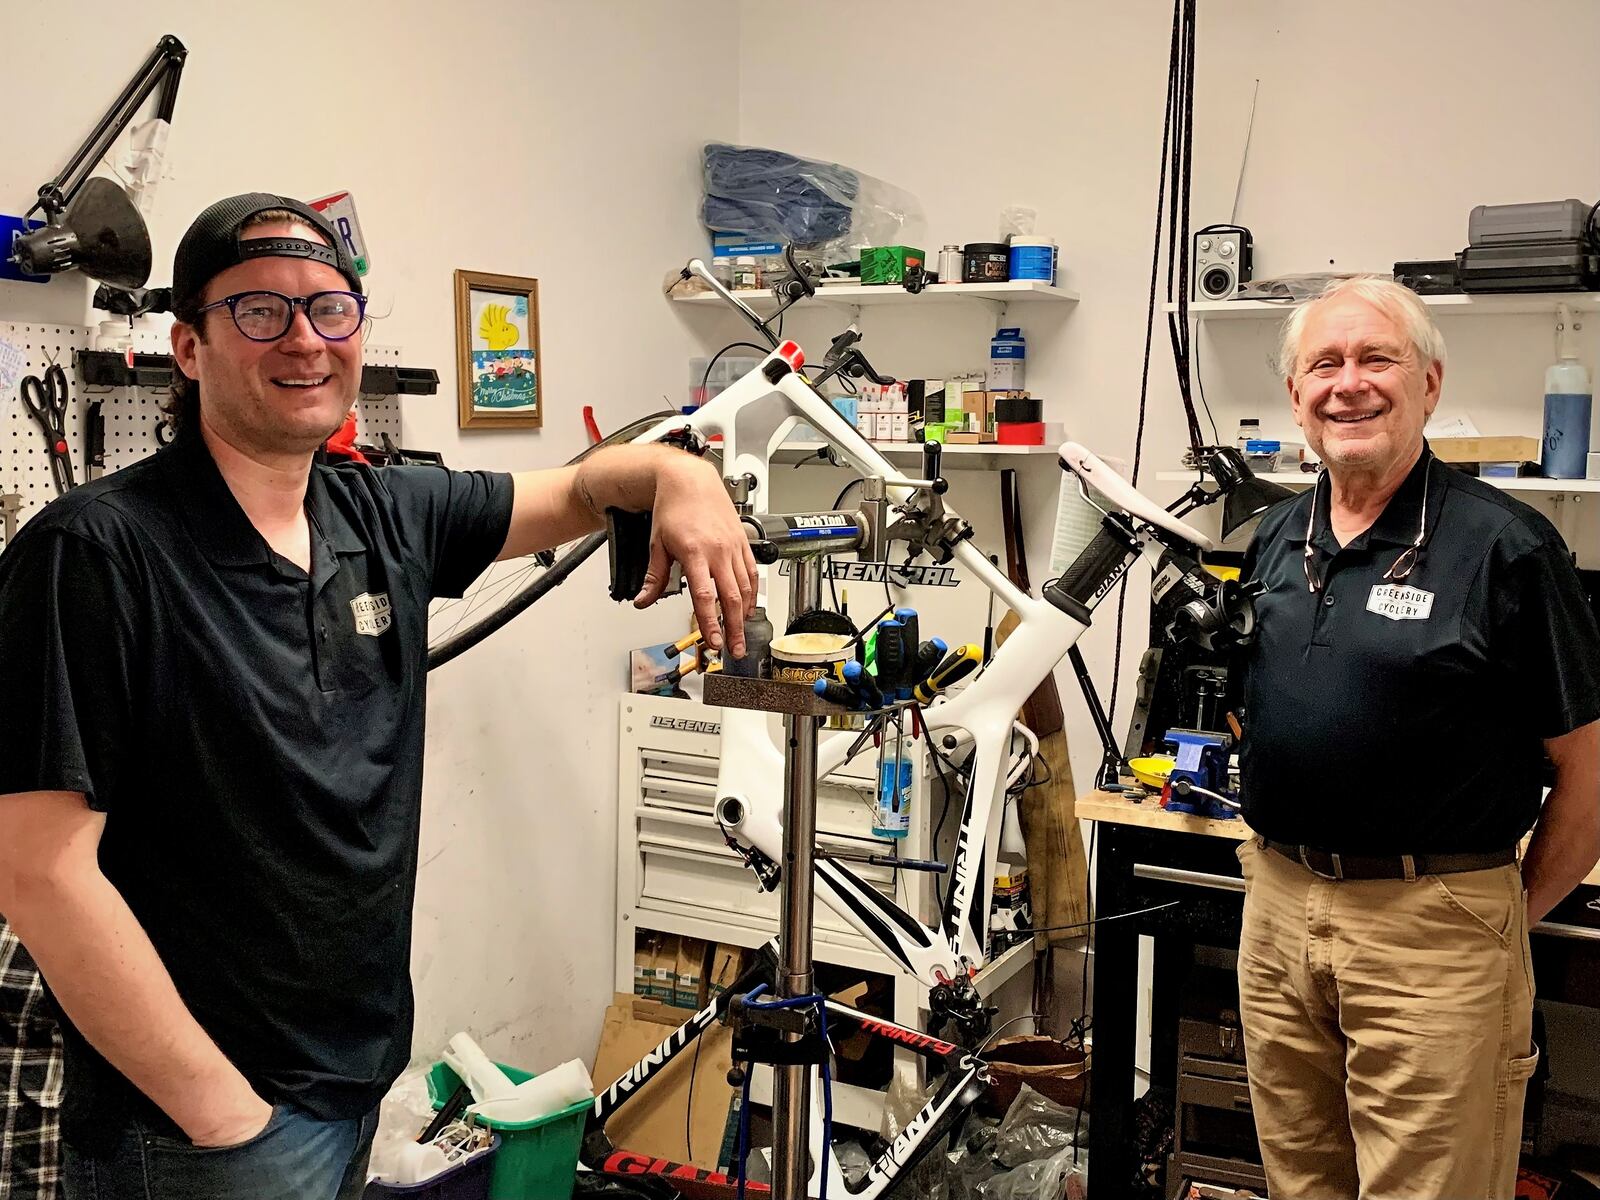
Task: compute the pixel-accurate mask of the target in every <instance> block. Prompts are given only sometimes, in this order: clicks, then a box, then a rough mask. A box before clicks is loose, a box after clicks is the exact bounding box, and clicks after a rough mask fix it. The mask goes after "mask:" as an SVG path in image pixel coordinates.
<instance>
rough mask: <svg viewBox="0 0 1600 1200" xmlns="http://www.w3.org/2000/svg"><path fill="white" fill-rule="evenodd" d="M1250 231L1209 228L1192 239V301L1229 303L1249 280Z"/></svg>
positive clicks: (1231, 226) (1223, 227)
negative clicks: (1227, 301)
mask: <svg viewBox="0 0 1600 1200" xmlns="http://www.w3.org/2000/svg"><path fill="white" fill-rule="evenodd" d="M1250 258H1251V242H1250V231H1249V230H1248V229H1243V228H1241V227H1240V226H1237V225H1226V226H1211V227H1208V228H1206V229H1202V230H1201V231H1200V232H1199V233H1197V234H1195V235H1194V298H1195V299H1196V300H1232V299H1233V298H1234V297H1235V296H1237V295H1238V294H1239V285H1240V284H1242V283H1245V282H1247V281H1248V280H1249V279H1250Z"/></svg>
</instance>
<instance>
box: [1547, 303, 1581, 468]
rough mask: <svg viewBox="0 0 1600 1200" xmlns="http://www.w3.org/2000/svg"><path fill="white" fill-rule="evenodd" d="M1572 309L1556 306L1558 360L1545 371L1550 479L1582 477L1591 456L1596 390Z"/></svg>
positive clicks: (1579, 327) (1563, 305) (1579, 326)
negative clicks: (1583, 358) (1580, 358)
mask: <svg viewBox="0 0 1600 1200" xmlns="http://www.w3.org/2000/svg"><path fill="white" fill-rule="evenodd" d="M1581 328H1583V326H1582V324H1581V323H1579V324H1574V322H1573V319H1572V310H1571V309H1570V308H1569V307H1568V306H1567V305H1565V304H1560V305H1557V306H1556V361H1555V362H1554V363H1552V364H1551V365H1550V367H1549V369H1548V370H1546V371H1545V373H1544V446H1543V453H1542V455H1541V458H1540V462H1541V465H1542V466H1543V468H1544V473H1545V476H1546V478H1549V479H1582V478H1583V477H1584V476H1585V474H1587V468H1588V459H1589V419H1590V416H1591V414H1592V412H1593V410H1594V390H1593V388H1592V387H1591V385H1590V383H1589V372H1588V371H1587V370H1586V369H1585V368H1584V365H1583V364H1582V363H1581V362H1579V361H1578V337H1577V334H1578V330H1580V329H1581Z"/></svg>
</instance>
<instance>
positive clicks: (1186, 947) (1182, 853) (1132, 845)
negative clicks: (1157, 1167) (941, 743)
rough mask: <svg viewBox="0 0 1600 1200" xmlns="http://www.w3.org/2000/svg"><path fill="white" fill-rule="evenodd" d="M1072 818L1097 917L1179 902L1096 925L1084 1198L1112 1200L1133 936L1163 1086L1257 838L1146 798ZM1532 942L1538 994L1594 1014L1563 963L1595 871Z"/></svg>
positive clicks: (1588, 917)
mask: <svg viewBox="0 0 1600 1200" xmlns="http://www.w3.org/2000/svg"><path fill="white" fill-rule="evenodd" d="M1078 816H1079V817H1080V818H1082V819H1083V820H1086V821H1092V822H1094V826H1093V836H1094V842H1095V844H1094V854H1095V858H1094V868H1095V916H1096V917H1098V918H1104V917H1109V916H1113V915H1114V914H1117V913H1124V912H1133V911H1135V910H1137V909H1142V908H1148V907H1151V906H1154V905H1160V904H1165V903H1167V902H1169V901H1172V900H1177V901H1180V903H1179V904H1178V905H1177V906H1176V907H1173V908H1167V909H1162V910H1160V911H1157V912H1151V913H1147V914H1144V915H1141V916H1137V917H1130V918H1127V919H1122V920H1113V921H1105V922H1104V923H1101V924H1097V925H1096V926H1095V931H1094V997H1093V1012H1092V1015H1093V1026H1092V1029H1093V1037H1094V1043H1093V1044H1094V1082H1093V1086H1092V1088H1091V1091H1090V1116H1089V1198H1090V1200H1120V1198H1121V1197H1124V1196H1126V1195H1128V1193H1129V1191H1130V1188H1131V1186H1132V1177H1133V1171H1134V1166H1135V1149H1136V1148H1135V1145H1134V1131H1133V1124H1132V1119H1131V1118H1132V1111H1133V1100H1134V1096H1133V1092H1134V1074H1135V1072H1134V1055H1135V1045H1134V1041H1135V1027H1136V1017H1137V1006H1138V997H1137V994H1136V990H1137V985H1138V961H1139V955H1138V949H1139V937H1140V935H1148V936H1150V937H1151V938H1153V939H1154V941H1155V957H1154V966H1153V979H1152V985H1153V986H1152V1001H1151V1019H1150V1041H1151V1048H1150V1082H1151V1083H1152V1084H1163V1085H1166V1086H1169V1087H1170V1086H1172V1085H1173V1083H1174V1075H1175V1071H1176V1064H1177V1024H1178V1021H1177V1009H1178V999H1179V984H1180V983H1181V981H1182V978H1183V974H1184V972H1185V971H1186V970H1187V969H1188V966H1189V962H1190V960H1191V959H1192V956H1193V948H1194V947H1195V946H1221V947H1226V948H1229V949H1235V950H1236V949H1237V948H1238V944H1239V922H1240V918H1241V915H1242V913H1243V908H1244V881H1243V879H1242V878H1241V877H1240V872H1239V864H1238V859H1237V858H1236V857H1235V852H1236V850H1237V848H1238V845H1239V843H1240V842H1242V841H1244V840H1245V839H1246V838H1249V837H1253V836H1254V834H1253V833H1252V832H1251V830H1250V828H1249V826H1247V825H1246V824H1245V823H1244V821H1243V820H1239V819H1234V820H1213V819H1210V818H1206V817H1198V816H1191V815H1188V814H1184V813H1173V812H1168V811H1167V810H1166V809H1164V808H1162V807H1161V805H1160V803H1159V801H1158V800H1157V799H1156V798H1154V797H1152V798H1149V799H1146V800H1144V801H1143V802H1142V803H1135V802H1133V801H1130V800H1128V799H1125V798H1124V797H1122V796H1119V795H1115V794H1113V793H1109V792H1090V793H1089V794H1087V795H1085V796H1082V797H1080V798H1079V800H1078ZM1532 932H1533V934H1534V935H1535V936H1534V938H1533V939H1532V940H1533V950H1534V969H1535V980H1536V986H1537V988H1538V992H1539V994H1540V995H1541V996H1543V995H1546V994H1547V993H1549V992H1552V991H1554V992H1558V993H1560V994H1561V996H1562V998H1565V999H1571V1000H1575V1001H1577V1002H1580V1003H1586V1004H1589V1005H1597V1004H1600V989H1596V988H1595V987H1594V986H1593V978H1594V976H1593V975H1591V974H1590V973H1589V971H1588V970H1587V968H1586V966H1580V967H1577V968H1575V967H1574V965H1573V963H1572V961H1571V956H1570V955H1569V953H1568V951H1569V950H1570V949H1571V948H1572V947H1579V948H1580V949H1582V950H1583V951H1584V952H1586V953H1588V954H1596V953H1600V867H1597V868H1596V869H1595V870H1594V871H1592V872H1591V873H1590V874H1589V876H1588V877H1587V878H1586V879H1585V880H1584V882H1583V884H1582V885H1581V886H1580V887H1579V888H1578V889H1577V891H1575V892H1574V893H1573V894H1572V895H1571V896H1569V897H1568V898H1567V899H1566V900H1564V901H1563V902H1562V903H1561V904H1560V905H1559V906H1557V908H1556V909H1555V911H1554V912H1552V913H1551V914H1550V915H1549V917H1548V918H1546V919H1545V920H1544V921H1541V922H1540V923H1539V924H1538V925H1536V926H1535V927H1534V929H1533V931H1532ZM1541 965H1543V966H1545V967H1546V968H1547V969H1546V970H1541V969H1540V968H1541ZM1547 976H1548V979H1547V978H1546V977H1547ZM1585 980H1587V983H1585V982H1584V981H1585ZM1547 985H1548V986H1547Z"/></svg>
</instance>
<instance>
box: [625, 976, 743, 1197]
mask: <svg viewBox="0 0 1600 1200" xmlns="http://www.w3.org/2000/svg"><path fill="white" fill-rule="evenodd" d="M692 1015H693V1014H692V1013H691V1012H690V1011H689V1010H688V1009H683V1008H674V1007H672V1006H671V1005H667V1004H662V1003H660V1002H659V1001H656V1000H646V999H643V998H642V997H639V996H630V995H627V994H626V993H623V992H618V993H617V995H616V997H615V999H614V1002H613V1003H612V1005H611V1007H610V1008H608V1009H606V1020H605V1024H604V1026H602V1028H601V1030H600V1048H599V1049H598V1050H597V1051H596V1052H595V1057H594V1082H595V1086H596V1087H597V1088H607V1087H610V1086H611V1084H612V1082H613V1081H614V1080H616V1078H617V1077H618V1076H619V1075H621V1074H622V1073H623V1072H624V1071H626V1070H628V1069H629V1068H630V1067H632V1066H633V1065H634V1064H635V1063H637V1062H638V1061H639V1060H640V1059H642V1058H643V1057H644V1056H645V1055H647V1054H649V1053H650V1051H652V1050H654V1049H655V1048H656V1047H657V1046H659V1045H660V1044H661V1043H662V1042H664V1041H666V1039H667V1037H668V1036H669V1035H670V1034H671V1033H672V1031H673V1030H674V1029H676V1028H677V1027H678V1026H679V1025H681V1024H683V1022H684V1021H686V1020H688V1019H689V1017H691V1016H692ZM700 1041H701V1046H700V1060H699V1065H698V1066H697V1067H696V1066H695V1053H694V1048H693V1047H692V1046H691V1047H689V1048H687V1049H685V1050H684V1051H683V1052H682V1053H680V1054H679V1055H678V1057H677V1058H676V1059H674V1060H673V1061H672V1062H671V1063H670V1064H669V1065H668V1066H667V1067H666V1068H664V1069H663V1070H662V1071H661V1073H660V1074H658V1075H657V1076H656V1077H655V1078H654V1079H652V1080H651V1081H650V1082H649V1084H648V1085H647V1086H646V1087H645V1088H644V1089H643V1091H642V1092H641V1093H640V1095H639V1098H638V1099H636V1100H634V1101H633V1102H632V1103H631V1104H627V1105H624V1106H623V1108H622V1111H620V1112H619V1113H617V1115H616V1116H614V1117H612V1118H611V1120H610V1121H609V1122H608V1123H607V1124H606V1134H607V1136H608V1137H610V1139H611V1144H612V1145H614V1146H616V1147H618V1148H619V1149H626V1150H632V1151H634V1152H636V1153H639V1154H649V1155H654V1156H655V1157H656V1158H668V1159H671V1160H672V1161H673V1162H680V1163H691V1164H693V1165H694V1166H697V1167H704V1168H706V1169H707V1170H715V1169H716V1168H717V1166H718V1165H719V1164H718V1162H717V1155H718V1152H719V1151H720V1150H721V1148H722V1132H723V1129H724V1127H725V1126H726V1125H727V1121H728V1108H729V1106H730V1105H731V1104H732V1102H733V1097H734V1090H733V1087H732V1086H731V1085H730V1084H729V1083H728V1069H729V1068H730V1067H731V1066H732V1065H733V1056H732V1054H731V1049H732V1045H733V1035H732V1033H730V1032H729V1030H728V1029H727V1028H726V1027H724V1026H722V1025H720V1024H718V1025H713V1026H712V1027H711V1028H710V1029H708V1030H706V1032H705V1033H704V1034H702V1035H701V1039H700ZM691 1073H692V1076H693V1078H694V1081H695V1082H694V1111H693V1112H692V1113H691V1114H690V1117H689V1121H688V1125H689V1129H688V1130H687V1131H686V1130H685V1129H684V1109H685V1108H686V1107H688V1102H689V1080H690V1077H691ZM685 1132H688V1133H689V1134H690V1135H691V1137H692V1143H693V1144H692V1146H691V1145H690V1144H689V1143H688V1142H686V1141H685V1137H684V1135H685Z"/></svg>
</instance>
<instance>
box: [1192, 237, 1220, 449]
mask: <svg viewBox="0 0 1600 1200" xmlns="http://www.w3.org/2000/svg"><path fill="white" fill-rule="evenodd" d="M1201 232H1204V230H1202V231H1201ZM1191 356H1192V358H1193V360H1194V382H1195V386H1196V387H1198V388H1199V389H1200V407H1201V408H1203V409H1205V410H1206V420H1208V421H1210V422H1211V442H1212V444H1213V445H1216V446H1220V445H1222V435H1221V434H1220V433H1218V432H1217V419H1216V417H1214V416H1212V415H1211V403H1210V401H1208V400H1207V399H1206V381H1205V376H1203V375H1202V374H1201V373H1200V343H1199V342H1196V343H1195V344H1194V347H1193V350H1192V351H1191Z"/></svg>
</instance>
